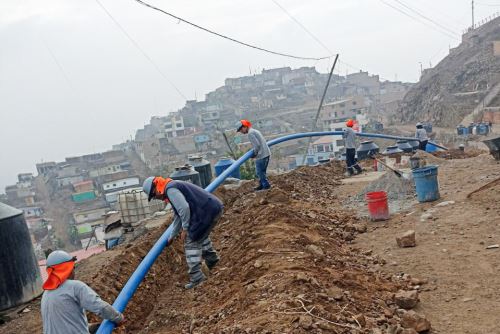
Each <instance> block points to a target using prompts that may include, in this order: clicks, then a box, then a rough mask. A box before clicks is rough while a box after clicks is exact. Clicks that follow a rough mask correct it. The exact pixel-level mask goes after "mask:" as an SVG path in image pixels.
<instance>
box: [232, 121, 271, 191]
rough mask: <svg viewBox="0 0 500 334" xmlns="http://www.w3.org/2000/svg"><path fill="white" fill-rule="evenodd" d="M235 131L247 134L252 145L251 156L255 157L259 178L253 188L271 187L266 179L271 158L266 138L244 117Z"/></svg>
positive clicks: (263, 188)
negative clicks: (255, 186) (256, 185)
mask: <svg viewBox="0 0 500 334" xmlns="http://www.w3.org/2000/svg"><path fill="white" fill-rule="evenodd" d="M236 131H237V132H241V133H243V134H248V140H250V143H252V146H253V156H252V157H253V158H254V159H255V173H256V174H257V177H258V178H259V186H258V187H257V188H254V190H256V191H259V190H266V189H269V188H271V185H270V184H269V181H268V180H267V166H268V165H269V159H270V158H271V150H270V149H269V146H267V142H266V139H265V138H264V136H263V135H262V133H260V131H259V130H255V129H254V128H252V123H250V121H248V120H246V119H242V120H241V121H239V122H238V124H237V125H236Z"/></svg>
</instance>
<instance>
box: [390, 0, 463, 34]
mask: <svg viewBox="0 0 500 334" xmlns="http://www.w3.org/2000/svg"><path fill="white" fill-rule="evenodd" d="M394 1H396V2H397V3H399V4H400V5H401V6H403V7H405V8H407V9H408V10H410V11H411V12H413V13H415V14H417V15H418V16H419V17H421V18H423V19H424V20H426V21H429V22H431V23H433V24H435V25H436V26H438V27H440V28H442V29H444V30H446V31H448V32H449V33H451V34H454V35H455V34H456V32H455V31H453V30H452V29H449V28H448V27H446V26H444V25H442V24H441V23H439V22H437V21H435V20H433V19H431V18H430V17H428V16H426V15H424V14H422V13H421V12H420V11H418V10H416V9H415V8H412V7H410V6H409V5H408V4H406V3H404V2H403V1H401V0H394Z"/></svg>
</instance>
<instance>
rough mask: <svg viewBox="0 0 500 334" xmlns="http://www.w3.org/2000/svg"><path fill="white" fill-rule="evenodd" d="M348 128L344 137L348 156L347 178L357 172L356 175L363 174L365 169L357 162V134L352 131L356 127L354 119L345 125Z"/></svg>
mask: <svg viewBox="0 0 500 334" xmlns="http://www.w3.org/2000/svg"><path fill="white" fill-rule="evenodd" d="M345 125H346V126H347V128H346V129H344V133H343V134H342V137H343V138H344V146H345V155H346V160H345V161H346V164H347V172H346V176H352V175H353V174H354V173H355V172H354V170H356V174H361V173H362V172H363V169H362V168H361V167H360V166H359V165H358V162H357V160H356V133H355V132H354V130H353V129H352V127H353V126H354V121H353V120H352V119H349V120H347V122H346V123H345Z"/></svg>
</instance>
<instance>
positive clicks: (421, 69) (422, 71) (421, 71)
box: [418, 61, 424, 77]
mask: <svg viewBox="0 0 500 334" xmlns="http://www.w3.org/2000/svg"><path fill="white" fill-rule="evenodd" d="M418 63H419V64H420V77H422V73H424V68H423V67H422V62H421V61H419V62H418Z"/></svg>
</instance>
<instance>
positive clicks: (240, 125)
mask: <svg viewBox="0 0 500 334" xmlns="http://www.w3.org/2000/svg"><path fill="white" fill-rule="evenodd" d="M244 126H245V127H247V128H250V127H251V126H252V123H250V121H249V120H246V119H242V120H241V121H240V122H239V124H238V127H237V130H236V131H238V132H239V131H240V130H241V128H242V127H244Z"/></svg>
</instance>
